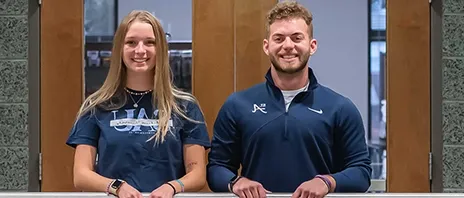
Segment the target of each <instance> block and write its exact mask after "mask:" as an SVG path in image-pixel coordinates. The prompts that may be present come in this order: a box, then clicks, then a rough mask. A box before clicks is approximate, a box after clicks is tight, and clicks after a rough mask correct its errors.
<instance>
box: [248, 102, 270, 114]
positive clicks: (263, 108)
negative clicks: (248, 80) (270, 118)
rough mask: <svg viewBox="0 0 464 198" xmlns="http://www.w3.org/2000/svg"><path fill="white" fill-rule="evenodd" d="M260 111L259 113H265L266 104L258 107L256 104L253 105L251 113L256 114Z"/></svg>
mask: <svg viewBox="0 0 464 198" xmlns="http://www.w3.org/2000/svg"><path fill="white" fill-rule="evenodd" d="M258 110H259V111H261V113H267V111H266V103H261V104H260V105H259V106H258V105H257V104H253V111H251V112H253V113H256V111H258Z"/></svg>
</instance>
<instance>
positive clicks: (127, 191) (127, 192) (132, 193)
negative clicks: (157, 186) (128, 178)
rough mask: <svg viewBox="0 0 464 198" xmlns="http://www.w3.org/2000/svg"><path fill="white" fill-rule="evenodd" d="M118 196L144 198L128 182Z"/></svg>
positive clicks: (121, 197) (122, 197)
mask: <svg viewBox="0 0 464 198" xmlns="http://www.w3.org/2000/svg"><path fill="white" fill-rule="evenodd" d="M117 194H118V197H119V198H143V196H142V193H140V192H139V191H138V190H136V189H135V188H134V187H132V186H131V185H129V184H128V183H126V182H124V183H123V184H122V185H121V187H120V188H119V189H118V192H117Z"/></svg>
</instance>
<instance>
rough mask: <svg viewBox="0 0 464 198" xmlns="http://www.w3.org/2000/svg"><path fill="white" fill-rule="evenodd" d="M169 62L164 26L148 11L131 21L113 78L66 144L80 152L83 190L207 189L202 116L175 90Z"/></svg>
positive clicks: (165, 193)
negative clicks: (205, 187)
mask: <svg viewBox="0 0 464 198" xmlns="http://www.w3.org/2000/svg"><path fill="white" fill-rule="evenodd" d="M168 61H169V58H168V44H167V41H166V37H165V33H164V31H163V29H162V27H161V25H160V22H159V21H158V20H157V19H156V18H155V17H154V16H153V15H151V14H150V13H149V12H146V11H133V12H131V13H130V14H129V15H127V16H126V17H125V18H124V19H123V20H122V22H121V24H120V26H119V27H118V29H117V31H116V34H115V36H114V42H113V49H112V57H111V66H110V69H109V72H108V76H107V78H106V80H105V82H104V83H103V85H102V87H101V88H100V89H99V90H98V91H96V92H95V93H94V94H92V95H90V96H89V97H88V98H87V99H86V100H85V101H84V103H83V105H82V107H81V108H80V110H79V112H78V116H77V120H76V122H75V124H74V126H73V128H72V130H71V132H70V135H69V138H68V140H67V142H66V143H67V144H68V145H70V146H72V147H74V148H76V152H75V157H74V185H75V186H76V188H78V189H80V190H82V191H97V192H107V193H109V194H113V195H115V196H118V197H121V198H125V197H137V198H138V197H142V194H141V193H142V192H150V193H151V194H150V197H172V196H173V195H174V194H176V193H179V192H184V191H198V190H200V189H202V188H203V187H204V185H205V183H206V171H205V169H206V168H205V166H206V165H205V149H207V148H209V146H210V141H209V137H208V133H207V130H206V125H205V123H204V118H203V114H202V111H201V109H200V107H199V105H198V103H197V102H196V100H195V98H194V97H193V96H192V95H191V94H188V93H185V92H182V91H180V90H178V89H176V88H175V87H174V85H173V84H172V81H171V71H170V66H169V62H168ZM97 154H98V155H97ZM96 159H98V161H96Z"/></svg>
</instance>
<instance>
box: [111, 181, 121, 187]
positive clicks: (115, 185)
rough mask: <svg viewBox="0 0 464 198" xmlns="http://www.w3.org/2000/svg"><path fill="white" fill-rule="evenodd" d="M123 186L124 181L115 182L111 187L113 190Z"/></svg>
mask: <svg viewBox="0 0 464 198" xmlns="http://www.w3.org/2000/svg"><path fill="white" fill-rule="evenodd" d="M121 184H122V181H121V180H115V181H114V182H113V184H112V185H111V187H113V188H119V186H121Z"/></svg>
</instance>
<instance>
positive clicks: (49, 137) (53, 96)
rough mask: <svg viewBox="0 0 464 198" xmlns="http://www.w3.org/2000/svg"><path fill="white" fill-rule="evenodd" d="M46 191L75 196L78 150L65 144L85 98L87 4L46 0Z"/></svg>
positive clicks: (43, 49) (80, 0) (43, 133)
mask: <svg viewBox="0 0 464 198" xmlns="http://www.w3.org/2000/svg"><path fill="white" fill-rule="evenodd" d="M41 9H42V10H41V30H40V33H41V38H40V39H41V48H40V50H41V62H40V65H41V69H40V72H41V80H40V82H41V85H40V87H41V94H40V100H41V113H40V116H41V121H40V123H41V127H40V131H41V152H42V159H43V161H42V162H43V165H42V189H41V190H42V191H46V192H51V191H75V189H74V185H73V179H72V168H73V157H74V150H73V149H72V148H70V147H68V146H67V145H66V144H65V142H66V139H67V137H68V135H69V130H70V129H71V127H72V125H73V123H74V119H75V116H76V113H77V111H78V109H79V106H80V104H81V102H82V92H83V82H82V81H83V77H82V73H83V72H82V69H83V49H84V46H83V45H84V43H83V32H84V31H83V17H84V15H83V13H84V2H83V0H66V1H63V0H42V5H41Z"/></svg>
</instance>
